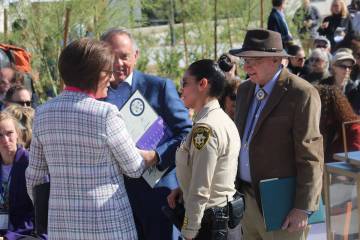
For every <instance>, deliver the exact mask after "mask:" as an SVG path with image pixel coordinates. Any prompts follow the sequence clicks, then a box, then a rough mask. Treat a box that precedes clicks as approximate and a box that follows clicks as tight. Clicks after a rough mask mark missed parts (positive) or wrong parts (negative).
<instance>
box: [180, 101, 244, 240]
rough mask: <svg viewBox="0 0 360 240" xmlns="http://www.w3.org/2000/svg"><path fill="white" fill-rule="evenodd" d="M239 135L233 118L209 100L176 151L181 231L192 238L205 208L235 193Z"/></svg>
mask: <svg viewBox="0 0 360 240" xmlns="http://www.w3.org/2000/svg"><path fill="white" fill-rule="evenodd" d="M239 149H240V137H239V134H238V131H237V128H236V126H235V124H234V122H233V121H232V120H231V119H230V118H229V117H228V115H227V114H226V113H225V112H224V111H223V110H222V109H221V108H220V105H219V102H218V101H217V100H213V101H210V102H209V103H207V104H206V105H205V106H204V108H203V109H202V110H201V111H200V112H199V113H198V114H197V116H196V118H195V120H194V126H193V129H192V132H191V133H190V134H189V135H188V136H187V137H186V140H185V141H184V142H183V143H182V144H181V146H180V147H179V149H178V151H177V152H176V176H177V178H178V181H179V184H180V187H181V189H182V191H183V198H184V202H185V219H184V225H183V227H182V234H183V235H184V236H185V237H187V238H194V237H195V236H196V234H197V233H198V231H199V229H200V225H201V219H202V217H203V214H204V211H205V209H207V208H210V207H215V206H225V205H226V196H228V198H229V201H230V200H232V196H233V195H234V194H235V184H234V182H235V177H236V172H237V165H238V156H239Z"/></svg>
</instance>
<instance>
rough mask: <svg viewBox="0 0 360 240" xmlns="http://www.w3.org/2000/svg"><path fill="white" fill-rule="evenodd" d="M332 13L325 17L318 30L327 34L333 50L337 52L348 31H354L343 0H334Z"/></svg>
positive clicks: (324, 34) (322, 33)
mask: <svg viewBox="0 0 360 240" xmlns="http://www.w3.org/2000/svg"><path fill="white" fill-rule="evenodd" d="M330 11H331V15H329V16H327V17H325V18H324V20H323V22H322V23H321V25H320V27H319V29H318V32H319V34H320V35H323V36H326V38H327V39H328V40H329V41H330V43H331V52H335V50H336V47H337V46H336V45H337V44H338V43H339V42H341V41H342V40H343V39H344V36H345V35H346V33H348V32H351V31H352V25H351V20H350V15H349V12H348V10H347V8H346V5H345V2H344V1H343V0H333V1H332V4H331V9H330Z"/></svg>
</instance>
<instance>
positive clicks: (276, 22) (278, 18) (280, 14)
mask: <svg viewBox="0 0 360 240" xmlns="http://www.w3.org/2000/svg"><path fill="white" fill-rule="evenodd" d="M272 5H273V8H272V10H271V13H270V15H269V18H268V29H269V30H272V31H275V32H278V33H280V35H281V39H282V43H283V46H284V47H285V48H287V46H288V45H289V43H290V42H291V41H292V36H291V33H290V30H289V26H288V25H287V22H286V18H285V14H284V9H285V5H286V0H272Z"/></svg>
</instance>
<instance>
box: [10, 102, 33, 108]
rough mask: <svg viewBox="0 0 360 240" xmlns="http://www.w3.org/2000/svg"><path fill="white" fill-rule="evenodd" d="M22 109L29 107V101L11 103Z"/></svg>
mask: <svg viewBox="0 0 360 240" xmlns="http://www.w3.org/2000/svg"><path fill="white" fill-rule="evenodd" d="M11 102H12V103H16V104H18V105H20V106H23V107H31V101H11Z"/></svg>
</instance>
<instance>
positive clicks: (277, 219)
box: [259, 177, 325, 232]
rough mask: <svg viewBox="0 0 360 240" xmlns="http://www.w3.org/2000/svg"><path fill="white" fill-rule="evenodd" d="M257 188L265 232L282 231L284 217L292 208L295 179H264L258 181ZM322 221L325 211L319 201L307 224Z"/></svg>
mask: <svg viewBox="0 0 360 240" xmlns="http://www.w3.org/2000/svg"><path fill="white" fill-rule="evenodd" d="M259 187H260V198H261V207H262V212H263V216H264V222H265V225H266V230H267V231H268V232H269V231H275V230H280V229H282V226H283V224H284V223H285V220H286V217H287V216H288V214H289V213H290V211H291V210H292V209H293V208H294V200H295V188H296V178H295V177H289V178H273V179H266V180H262V181H260V185H259ZM304 210H305V209H304ZM324 221H325V209H324V204H323V202H322V199H320V203H319V210H317V211H315V212H314V213H312V214H311V215H310V216H309V219H308V224H314V223H320V222H324Z"/></svg>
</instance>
